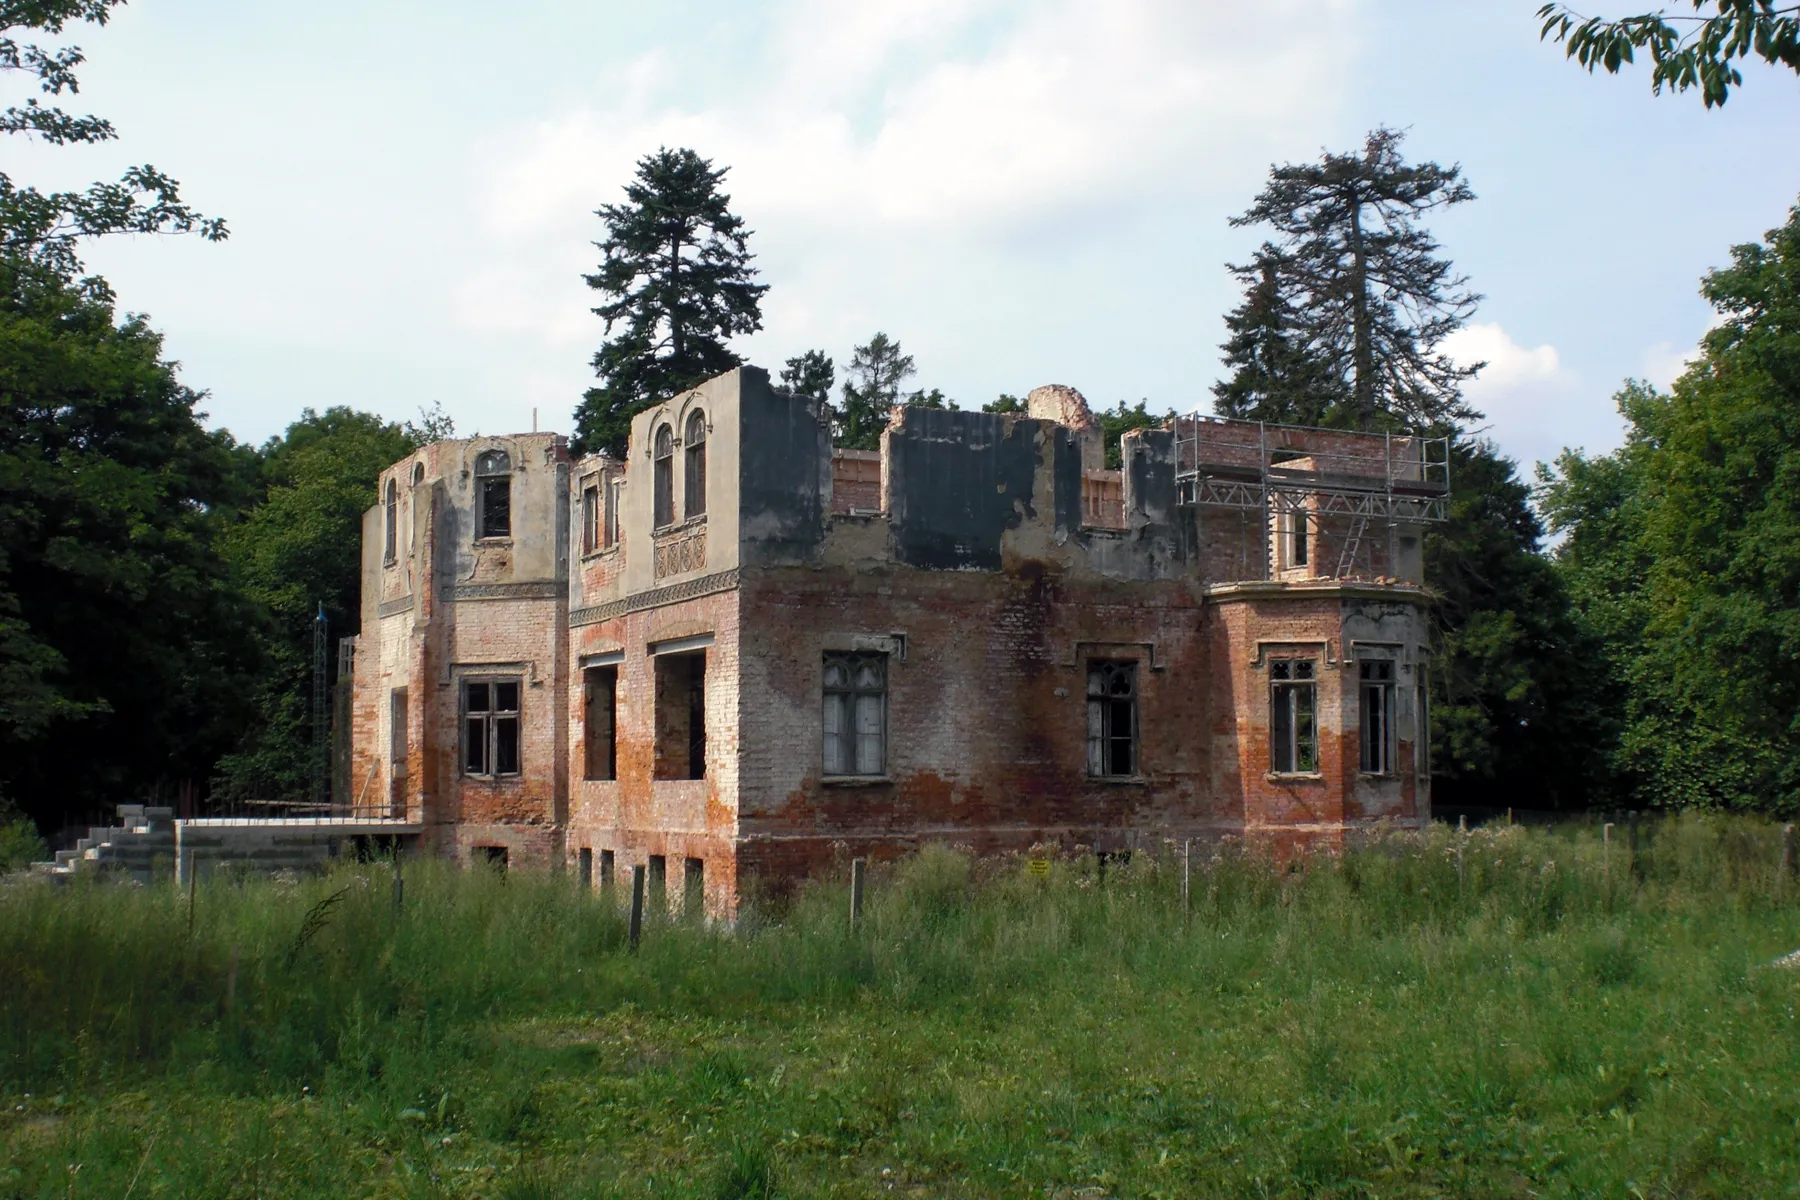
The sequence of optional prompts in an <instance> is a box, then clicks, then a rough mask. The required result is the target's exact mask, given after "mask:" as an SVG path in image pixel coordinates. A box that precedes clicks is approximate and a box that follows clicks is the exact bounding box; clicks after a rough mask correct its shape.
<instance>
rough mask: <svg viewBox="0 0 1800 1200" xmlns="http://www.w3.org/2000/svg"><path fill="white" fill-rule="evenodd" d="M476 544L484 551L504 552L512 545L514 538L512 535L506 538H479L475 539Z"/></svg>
mask: <svg viewBox="0 0 1800 1200" xmlns="http://www.w3.org/2000/svg"><path fill="white" fill-rule="evenodd" d="M475 544H476V545H477V546H479V547H480V548H481V549H483V550H504V549H505V548H506V547H508V546H510V545H512V537H511V535H508V536H506V537H478V538H476V539H475Z"/></svg>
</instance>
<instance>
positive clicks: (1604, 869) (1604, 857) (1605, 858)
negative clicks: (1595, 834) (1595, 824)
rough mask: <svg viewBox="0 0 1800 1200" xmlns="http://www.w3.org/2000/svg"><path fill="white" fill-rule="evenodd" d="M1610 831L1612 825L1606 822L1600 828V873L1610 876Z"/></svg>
mask: <svg viewBox="0 0 1800 1200" xmlns="http://www.w3.org/2000/svg"><path fill="white" fill-rule="evenodd" d="M1612 831H1613V823H1612V822H1611V821H1608V822H1607V823H1606V824H1604V825H1602V826H1601V827H1600V873H1601V874H1602V875H1611V874H1612Z"/></svg>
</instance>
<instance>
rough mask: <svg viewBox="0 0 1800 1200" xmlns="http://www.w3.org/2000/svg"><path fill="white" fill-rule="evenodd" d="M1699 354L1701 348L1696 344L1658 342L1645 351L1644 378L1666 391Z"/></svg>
mask: <svg viewBox="0 0 1800 1200" xmlns="http://www.w3.org/2000/svg"><path fill="white" fill-rule="evenodd" d="M1699 355H1700V351H1699V349H1698V348H1697V347H1694V346H1676V345H1674V344H1673V343H1670V342H1658V343H1656V345H1654V346H1652V347H1650V348H1649V349H1648V350H1646V351H1644V356H1643V360H1642V362H1643V378H1644V379H1645V380H1647V381H1649V382H1650V383H1652V384H1654V385H1656V387H1658V388H1660V389H1661V390H1663V391H1665V392H1666V391H1668V390H1669V388H1670V387H1672V386H1674V383H1675V381H1676V380H1677V379H1679V378H1681V375H1682V373H1683V372H1685V371H1686V370H1687V369H1688V364H1689V363H1691V362H1693V361H1694V359H1696V358H1698V357H1699Z"/></svg>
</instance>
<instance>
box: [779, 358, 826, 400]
mask: <svg viewBox="0 0 1800 1200" xmlns="http://www.w3.org/2000/svg"><path fill="white" fill-rule="evenodd" d="M779 382H780V384H781V388H782V390H783V391H786V392H790V393H792V394H793V395H796V396H807V397H810V398H811V399H814V400H823V401H825V403H827V404H829V403H831V386H832V384H834V383H836V382H837V365H836V364H835V363H833V362H832V361H831V356H830V355H829V354H827V353H825V352H824V351H823V350H808V351H806V352H804V353H802V354H796V355H795V356H794V357H793V358H790V359H788V360H787V362H786V363H785V364H783V366H782V368H781V377H780V380H779Z"/></svg>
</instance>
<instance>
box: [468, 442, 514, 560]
mask: <svg viewBox="0 0 1800 1200" xmlns="http://www.w3.org/2000/svg"><path fill="white" fill-rule="evenodd" d="M475 497H476V503H477V505H478V506H479V509H480V511H479V512H477V513H476V517H475V519H476V521H477V523H478V524H477V528H478V530H479V532H478V533H477V535H476V536H477V537H478V538H479V539H482V540H486V539H490V538H493V539H499V538H509V537H511V536H512V459H511V458H510V457H509V456H508V455H507V453H506V451H504V450H485V451H483V452H482V453H481V454H480V455H478V456H477V457H476V459H475Z"/></svg>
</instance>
